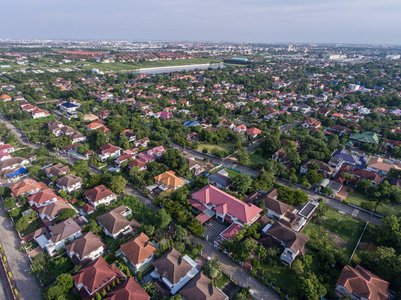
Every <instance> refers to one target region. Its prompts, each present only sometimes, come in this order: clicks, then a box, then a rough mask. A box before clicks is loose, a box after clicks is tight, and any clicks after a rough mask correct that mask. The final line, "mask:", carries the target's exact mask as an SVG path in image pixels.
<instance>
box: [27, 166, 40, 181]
mask: <svg viewBox="0 0 401 300" xmlns="http://www.w3.org/2000/svg"><path fill="white" fill-rule="evenodd" d="M40 171H42V168H41V166H40V165H32V166H30V167H29V168H28V172H29V173H30V175H31V176H32V177H33V178H38V175H39V172H40Z"/></svg>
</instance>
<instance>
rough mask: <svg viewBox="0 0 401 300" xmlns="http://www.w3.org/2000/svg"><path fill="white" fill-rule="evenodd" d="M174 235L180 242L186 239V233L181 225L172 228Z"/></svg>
mask: <svg viewBox="0 0 401 300" xmlns="http://www.w3.org/2000/svg"><path fill="white" fill-rule="evenodd" d="M174 235H175V238H176V239H177V240H179V241H182V240H183V239H185V238H186V237H188V231H187V230H186V229H185V228H184V227H182V226H181V225H178V224H177V225H175V227H174Z"/></svg>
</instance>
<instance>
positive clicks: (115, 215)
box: [96, 205, 131, 234]
mask: <svg viewBox="0 0 401 300" xmlns="http://www.w3.org/2000/svg"><path fill="white" fill-rule="evenodd" d="M125 209H126V208H125V206H124V205H120V206H119V207H117V208H115V209H113V210H110V211H109V212H107V213H105V214H103V215H101V216H98V217H97V218H96V220H97V221H98V222H99V223H100V224H101V225H102V226H103V227H104V228H106V230H107V231H108V232H110V233H111V234H117V233H118V232H119V231H120V230H122V229H124V228H125V227H127V226H128V225H130V224H131V222H130V221H128V220H127V218H126V217H124V216H123V215H122V213H123V212H124V211H125Z"/></svg>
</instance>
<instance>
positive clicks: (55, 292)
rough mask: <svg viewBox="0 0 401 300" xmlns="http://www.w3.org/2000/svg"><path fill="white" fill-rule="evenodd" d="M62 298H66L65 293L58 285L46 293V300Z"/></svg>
mask: <svg viewBox="0 0 401 300" xmlns="http://www.w3.org/2000/svg"><path fill="white" fill-rule="evenodd" d="M62 296H64V291H63V289H62V288H61V287H59V286H58V285H54V286H51V287H50V288H49V289H48V290H47V292H46V298H47V299H48V300H57V299H58V298H59V297H62Z"/></svg>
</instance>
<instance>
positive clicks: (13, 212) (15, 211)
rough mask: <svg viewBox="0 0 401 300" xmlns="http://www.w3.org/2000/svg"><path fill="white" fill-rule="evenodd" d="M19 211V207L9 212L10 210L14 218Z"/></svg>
mask: <svg viewBox="0 0 401 300" xmlns="http://www.w3.org/2000/svg"><path fill="white" fill-rule="evenodd" d="M20 213H21V209H19V208H14V209H13V210H12V211H11V212H10V216H11V217H13V218H15V217H18V216H19V215H20Z"/></svg>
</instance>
